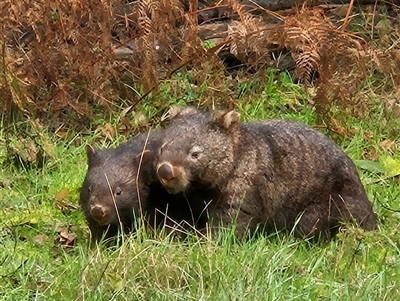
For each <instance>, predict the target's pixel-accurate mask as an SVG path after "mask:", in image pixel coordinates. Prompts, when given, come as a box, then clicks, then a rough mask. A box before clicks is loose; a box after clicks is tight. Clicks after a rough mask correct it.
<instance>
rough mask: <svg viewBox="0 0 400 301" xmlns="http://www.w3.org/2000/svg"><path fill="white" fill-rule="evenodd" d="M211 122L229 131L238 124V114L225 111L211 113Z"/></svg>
mask: <svg viewBox="0 0 400 301" xmlns="http://www.w3.org/2000/svg"><path fill="white" fill-rule="evenodd" d="M213 120H214V121H215V122H216V123H217V124H218V125H219V126H220V127H223V128H226V129H229V128H231V127H233V126H236V125H238V124H239V123H240V114H239V113H238V112H236V111H234V110H232V111H229V112H225V111H215V112H214V113H213Z"/></svg>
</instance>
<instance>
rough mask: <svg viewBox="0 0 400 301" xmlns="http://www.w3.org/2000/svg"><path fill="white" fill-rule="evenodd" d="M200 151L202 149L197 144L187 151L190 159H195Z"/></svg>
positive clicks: (199, 154)
mask: <svg viewBox="0 0 400 301" xmlns="http://www.w3.org/2000/svg"><path fill="white" fill-rule="evenodd" d="M201 153H202V149H201V147H199V146H194V147H193V148H192V149H191V150H190V151H189V156H190V159H194V160H197V159H198V158H199V157H200V156H201Z"/></svg>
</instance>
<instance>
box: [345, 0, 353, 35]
mask: <svg viewBox="0 0 400 301" xmlns="http://www.w3.org/2000/svg"><path fill="white" fill-rule="evenodd" d="M353 5H354V0H351V1H350V4H349V7H348V8H347V12H346V17H345V18H344V22H343V26H342V31H343V32H344V31H345V30H346V28H347V26H348V25H349V22H350V14H351V11H352V10H353Z"/></svg>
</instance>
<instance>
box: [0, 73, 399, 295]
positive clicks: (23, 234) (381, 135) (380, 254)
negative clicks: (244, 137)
mask: <svg viewBox="0 0 400 301" xmlns="http://www.w3.org/2000/svg"><path fill="white" fill-rule="evenodd" d="M262 84H263V85H264V86H262V87H260V83H257V84H256V85H257V89H255V88H254V85H255V84H254V83H253V82H250V81H249V82H246V81H244V82H242V83H240V84H238V87H237V91H236V94H237V97H238V100H237V108H238V109H239V110H240V111H241V113H242V119H243V121H247V120H257V119H263V118H285V119H292V120H298V121H301V122H304V123H307V124H311V125H314V124H315V122H316V116H315V112H314V110H313V107H312V106H311V105H310V104H309V103H308V102H307V99H308V98H307V95H306V94H305V93H304V92H303V91H302V90H301V89H300V88H299V87H298V86H296V85H294V84H292V83H291V82H290V80H289V79H288V78H287V77H286V76H281V78H280V79H279V80H278V81H277V82H276V81H273V80H272V79H271V77H267V78H266V80H265V82H263V83H262ZM255 90H258V91H257V93H254V91H255ZM164 93H166V94H168V91H166V92H164ZM191 93H194V92H193V91H191V92H190V93H189V92H188V93H186V96H187V97H188V98H191V97H201V95H197V94H196V93H194V94H191ZM200 94H201V92H200ZM193 95H194V96H193ZM169 97H170V99H172V100H173V99H174V96H173V95H172V96H171V95H170V96H169ZM368 99H369V102H370V103H371V106H372V109H371V110H370V111H369V112H368V114H365V116H363V117H362V118H352V117H349V116H347V117H343V116H344V115H346V114H340V113H339V114H337V116H341V117H342V118H344V119H342V120H341V123H342V124H345V127H346V130H347V131H346V134H345V135H344V136H339V135H337V134H335V133H332V132H329V131H326V133H327V134H328V135H330V136H332V137H333V138H335V139H336V140H337V141H338V143H339V144H340V145H341V146H342V148H343V149H344V150H345V151H346V152H347V153H348V154H349V155H350V157H351V158H352V159H354V160H356V162H357V164H358V166H360V167H361V168H360V175H361V179H362V181H363V183H364V185H365V187H366V189H367V192H368V195H369V197H370V199H371V200H372V201H373V203H374V208H375V211H376V212H377V213H378V215H379V217H380V222H379V229H378V230H377V231H374V232H368V233H364V232H363V231H361V230H360V229H357V228H351V227H350V228H348V229H347V230H346V231H343V232H341V233H340V234H339V235H338V237H337V238H336V239H335V240H333V241H332V242H330V243H327V244H323V245H312V244H309V243H307V242H304V241H301V240H296V239H293V238H291V237H285V236H271V237H259V238H254V239H253V240H251V241H247V242H236V241H235V240H234V239H233V238H232V235H230V234H229V233H221V234H220V236H218V237H214V238H213V239H199V238H197V237H189V238H188V239H187V240H185V241H179V240H177V239H175V238H174V237H173V236H168V235H164V234H163V233H157V234H156V235H149V234H148V233H146V231H144V230H142V231H139V233H138V237H137V238H135V239H134V238H125V239H124V241H123V243H122V245H121V247H119V248H112V249H104V248H100V249H89V248H88V247H87V236H88V229H87V227H86V224H85V221H84V217H83V214H82V213H81V212H80V209H79V204H78V189H79V187H80V185H81V183H82V181H83V177H84V175H85V172H86V157H85V144H86V142H92V141H93V137H86V136H85V137H84V136H82V135H77V136H75V137H74V138H69V139H68V140H67V139H59V140H54V144H55V146H56V147H55V157H54V159H51V160H49V161H48V162H46V163H45V165H44V167H43V168H42V169H36V168H19V167H16V166H14V165H11V164H4V163H5V161H4V160H5V159H4V158H5V144H4V142H5V140H4V133H3V132H0V160H1V162H0V163H1V164H2V165H1V166H2V169H1V171H0V181H1V182H0V208H1V210H0V241H1V243H0V288H1V289H0V299H1V300H285V301H286V300H341V301H343V300H399V298H400V297H399V296H400V277H399V275H400V233H399V230H400V227H399V224H398V220H399V217H400V213H398V212H395V211H392V210H388V209H387V208H392V209H396V208H397V209H400V204H399V202H398V201H397V199H398V197H399V195H400V186H399V182H398V180H397V179H396V174H399V173H400V172H398V169H400V160H399V158H400V153H399V151H398V150H397V149H398V148H396V147H393V145H392V144H391V145H392V147H385V145H389V144H390V143H394V145H395V146H396V145H399V143H400V140H399V136H400V131H399V130H397V129H399V128H400V122H399V121H397V120H396V118H395V117H392V116H391V115H390V114H389V115H386V113H385V110H384V108H383V105H382V103H383V97H382V96H376V95H374V94H372V93H370V94H368ZM176 102H177V101H176ZM141 106H142V107H141V110H143V112H145V114H147V115H148V116H152V114H154V110H153V109H152V108H150V107H149V103H144V104H142V105H141ZM322 130H323V129H322ZM122 140H123V138H121V141H122ZM384 141H386V142H385V143H386V144H384V145H383V144H382V143H383V142H384ZM389 142H390V143H389ZM102 145H103V146H104V145H105V144H104V143H103V144H102ZM366 158H367V159H373V161H375V162H378V163H376V164H374V163H373V162H371V160H365V159H366ZM357 160H358V161H357ZM363 160H364V161H363ZM397 172H398V173H397ZM60 233H61V234H60ZM68 234H70V235H71V236H70V237H69V238H68ZM73 234H76V235H77V238H76V239H74V237H73V236H72V235H73ZM63 239H64V240H68V239H70V241H72V242H74V246H71V247H69V248H65V247H63V246H62V245H61V243H60V240H63Z"/></svg>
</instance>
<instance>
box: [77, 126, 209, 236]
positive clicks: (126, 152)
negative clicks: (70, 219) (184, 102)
mask: <svg viewBox="0 0 400 301" xmlns="http://www.w3.org/2000/svg"><path fill="white" fill-rule="evenodd" d="M160 137H161V131H154V132H152V133H151V134H150V136H149V137H148V140H147V134H140V135H138V136H136V137H133V138H131V139H130V140H129V141H127V142H125V143H123V144H121V145H120V146H118V147H117V148H110V149H93V148H92V147H90V146H89V147H87V157H88V171H87V174H86V177H85V180H84V182H83V185H82V189H81V194H80V202H81V207H82V209H83V211H84V213H85V216H86V220H87V222H88V225H89V228H90V231H91V235H92V241H93V242H98V241H99V240H100V239H101V238H102V236H104V238H105V239H109V238H112V237H114V236H116V234H117V233H118V232H119V231H120V232H124V233H128V232H131V231H133V230H134V229H133V226H134V224H135V222H137V221H138V218H143V219H144V220H145V222H146V224H147V225H149V226H151V227H158V226H160V225H163V224H166V225H168V226H169V227H185V225H186V226H188V225H189V226H193V227H194V226H196V227H204V225H205V220H204V218H205V217H204V216H203V209H202V208H201V206H203V205H201V202H200V201H199V200H197V201H198V202H197V203H198V204H196V206H197V207H196V206H194V207H193V208H192V207H191V204H190V202H189V201H188V200H187V198H186V197H185V196H184V195H183V194H182V193H181V194H177V195H170V194H169V193H168V192H167V191H166V190H165V188H164V187H163V186H162V185H161V183H160V182H159V180H158V178H157V175H156V172H155V167H154V166H153V164H154V163H155V162H154V161H155V158H154V156H153V154H154V152H155V150H157V149H158V148H159V142H160ZM143 150H145V151H144V152H143ZM139 167H140V168H139Z"/></svg>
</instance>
